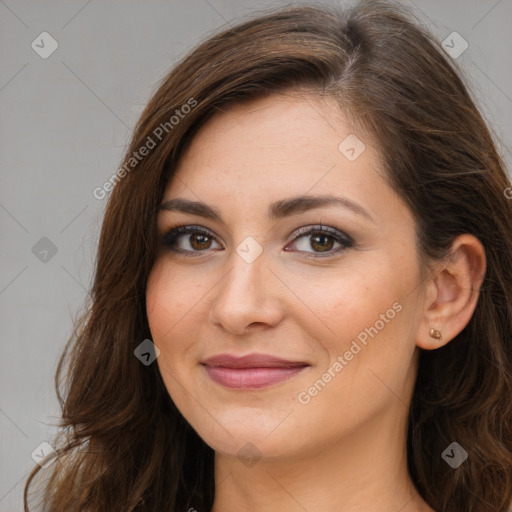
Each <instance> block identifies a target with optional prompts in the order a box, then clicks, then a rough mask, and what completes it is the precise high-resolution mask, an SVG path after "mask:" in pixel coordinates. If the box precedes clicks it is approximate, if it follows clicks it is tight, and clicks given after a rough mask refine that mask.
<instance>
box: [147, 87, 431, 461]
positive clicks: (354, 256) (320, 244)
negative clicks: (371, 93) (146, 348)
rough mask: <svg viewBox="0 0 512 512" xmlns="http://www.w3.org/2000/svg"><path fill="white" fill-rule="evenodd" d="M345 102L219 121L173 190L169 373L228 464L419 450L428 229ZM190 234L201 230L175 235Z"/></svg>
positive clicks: (299, 104) (183, 407)
mask: <svg viewBox="0 0 512 512" xmlns="http://www.w3.org/2000/svg"><path fill="white" fill-rule="evenodd" d="M331 101H332V100H321V99H319V98H315V97H311V96H309V97H308V96H304V97H300V96H298V95H288V96H285V95H274V96H271V97H268V98H266V99H262V100H258V101H254V102H252V103H250V104H249V103H248V104H245V105H237V106H235V107H231V108H229V109H228V110H226V111H223V112H219V113H218V114H216V115H215V116H214V117H213V118H212V119H211V120H210V121H209V122H208V123H207V124H206V125H204V126H203V127H202V129H201V130H200V131H199V132H198V133H197V135H196V136H195V138H194V139H193V141H192V143H191V145H190V146H189V148H188V149H187V151H186V153H185V154H184V155H183V157H182V159H181V161H180V163H179V165H178V167H177V169H176V173H175V175H174V177H173V178H172V179H171V181H170V182H169V184H168V186H167V188H166V190H165V194H164V198H163V201H162V203H166V202H167V201H174V206H173V205H171V203H169V204H168V205H167V209H162V210H161V211H160V213H159V217H158V228H159V232H160V233H161V235H162V245H161V247H160V250H159V253H158V256H157V259H156V262H155V265H154V267H153V269H152V271H151V274H150V277H149V282H148V286H147V315H148V320H149V325H150V329H151V334H152V337H153V342H154V343H155V345H156V346H157V347H158V348H159V349H160V355H159V357H158V359H157V364H158V367H159V370H160V372H161V374H162V377H163V380H164V382H165V385H166V387H167V390H168V392H169V394H170V396H171V398H172V400H173V401H174V403H175V404H176V406H177V407H178V409H179V410H180V411H181V413H182V414H183V416H184V417H185V418H186V419H187V420H188V422H189V423H190V424H191V425H192V427H193V428H194V429H195V430H196V431H197V432H198V434H199V435H200V436H201V437H202V438H203V439H204V441H205V442H206V443H207V444H208V445H210V446H211V447H212V448H213V449H215V450H216V451H217V452H220V453H223V454H227V455H234V456H247V457H249V458H251V457H252V458H254V457H258V458H259V457H260V456H268V457H274V456H279V457H294V456H304V455H307V454H308V453H311V454H313V453H319V450H322V449H324V448H328V447H331V446H333V443H343V442H344V441H346V442H347V444H348V446H350V447H353V446H355V445H354V444H353V443H354V439H355V438H356V437H355V436H356V435H357V436H359V437H358V439H365V438H366V439H369V438H371V436H372V435H373V433H377V432H378V433H380V434H381V435H382V434H384V435H386V432H388V434H389V436H390V438H393V437H400V438H401V439H402V438H403V440H404V442H405V425H406V423H405V418H406V416H407V405H408V403H409V401H410V397H411V393H412V388H413V384H414V380H415V375H416V361H417V349H416V335H417V332H418V326H419V324H420V322H421V304H422V296H423V295H422V294H423V286H422V283H421V280H420V273H419V264H418V259H417V252H416V246H415V225H414V221H413V218H412V215H411V213H410V211H409V209H408V208H407V207H406V205H405V203H404V202H403V201H402V200H401V199H400V198H399V196H398V195H397V194H396V193H395V192H394V191H393V190H392V188H390V186H389V185H388V184H387V183H386V181H384V179H383V178H382V177H381V176H380V175H379V172H378V170H379V169H381V164H380V162H379V160H378V155H377V152H376V149H375V147H374V146H372V141H371V140H369V139H368V138H367V137H366V136H365V135H363V134H361V133H357V134H354V133H353V129H352V128H350V126H349V125H348V124H347V123H346V121H344V120H343V118H342V117H341V115H340V114H339V113H337V114H336V115H334V112H335V111H336V110H335V109H336V106H335V104H334V103H330V102H331ZM347 137H348V139H347ZM356 137H358V138H359V139H360V140H359V141H358V139H356ZM362 144H364V145H365V149H364V147H363V146H362ZM303 196H307V197H308V198H310V199H309V200H308V201H306V200H303V201H299V200H298V199H297V198H299V197H303ZM324 196H332V198H333V200H332V201H331V202H329V203H328V202H327V201H324V200H323V199H321V198H322V197H324ZM334 198H338V199H337V200H336V201H335V200H334ZM177 199H180V200H181V201H180V202H179V203H178V202H176V200H177ZM192 202H193V204H192ZM212 212H215V213H214V214H213V213H212ZM320 224H321V226H320ZM176 226H190V227H191V228H190V231H187V232H179V233H176V232H174V235H173V234H168V235H166V236H165V237H164V235H165V234H166V233H168V232H169V230H170V229H171V228H175V227H176ZM192 226H193V227H192ZM198 230H199V231H198ZM298 230H303V231H302V232H298ZM166 244H167V245H166ZM248 355H251V356H253V357H252V358H248V359H247V358H246V359H245V360H244V359H239V358H243V357H244V356H248ZM218 356H220V357H218ZM216 357H217V360H215V359H214V360H211V361H208V360H209V359H211V358H216ZM283 361H286V362H283ZM401 429H404V430H403V432H404V435H402V431H401ZM349 440H350V443H349Z"/></svg>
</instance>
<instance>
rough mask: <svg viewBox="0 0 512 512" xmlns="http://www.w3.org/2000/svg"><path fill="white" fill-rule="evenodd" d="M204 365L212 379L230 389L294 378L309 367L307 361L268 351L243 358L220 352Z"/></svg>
mask: <svg viewBox="0 0 512 512" xmlns="http://www.w3.org/2000/svg"><path fill="white" fill-rule="evenodd" d="M201 364H202V365H203V366H204V367H205V370H206V372H207V373H208V375H209V376H210V378H211V379H212V380H213V381H214V382H216V383H218V384H221V385H223V386H225V387H228V388H231V389H248V390H250V389H259V388H263V387H267V386H271V385H273V384H277V383H278V382H282V381H285V380H288V379H291V378H292V377H294V376H295V375H297V374H298V373H300V372H301V371H303V370H304V369H305V368H307V367H308V366H310V365H309V364H308V363H306V362H305V361H292V360H288V359H282V358H279V357H274V356H271V355H267V354H249V355H246V356H242V357H237V356H233V355H231V354H219V355H217V356H214V357H210V358H208V359H206V360H205V361H202V362H201Z"/></svg>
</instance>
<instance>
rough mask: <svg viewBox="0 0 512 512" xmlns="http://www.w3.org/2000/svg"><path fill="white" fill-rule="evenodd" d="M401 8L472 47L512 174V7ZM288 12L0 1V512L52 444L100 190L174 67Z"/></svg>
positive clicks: (218, 0)
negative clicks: (44, 249) (60, 372)
mask: <svg viewBox="0 0 512 512" xmlns="http://www.w3.org/2000/svg"><path fill="white" fill-rule="evenodd" d="M288 3H299V2H288ZM404 3H407V4H409V5H413V6H415V8H416V12H417V14H418V15H419V16H420V17H421V18H422V19H423V20H425V22H426V24H427V27H429V28H430V29H431V30H432V31H433V32H434V34H435V35H436V36H437V37H438V38H440V40H443V39H445V38H446V37H447V36H448V34H450V33H451V32H453V31H457V32H458V33H459V34H461V36H462V37H463V38H464V39H465V40H466V41H467V42H468V44H469V47H468V49H467V50H466V51H465V52H464V53H463V54H462V55H461V56H460V57H459V58H458V59H457V61H458V62H459V63H460V65H461V66H462V68H463V69H464V70H465V72H466V76H467V78H468V80H467V83H468V84H469V86H470V88H471V89H472V91H473V93H474V95H475V96H476V98H477V100H478V103H479V105H480V107H481V110H482V111H483V113H484V116H485V117H486V119H487V120H488V122H489V123H490V125H491V128H492V129H493V130H494V132H495V134H496V136H497V137H498V138H499V139H501V142H500V143H499V147H500V148H501V151H502V154H503V155H504V156H505V158H506V161H507V162H508V164H509V168H510V162H511V157H512V154H511V152H510V147H511V144H510V143H511V140H512V123H511V119H512V115H511V114H512V88H511V83H512V76H511V75H512V51H511V50H512V44H511V43H512V36H511V33H510V29H509V27H510V20H511V19H512V0H500V1H496V0H480V1H477V0H471V1H467V0H466V1H463V0H459V1H457V0H450V1H441V0H438V1H434V0H415V1H414V2H413V3H412V2H411V1H410V0H408V1H406V2H404ZM284 4H285V2H278V1H262V2H257V3H256V2H251V1H249V0H243V1H235V0H208V1H207V0H191V1H187V2H185V1H181V2H180V1H178V0H167V1H156V0H152V1H149V2H145V3H143V2H141V1H139V2H136V1H132V0H131V1H120V0H115V1H109V2H108V3H107V2H103V3H101V2H99V1H98V0H89V1H87V0H73V1H69V0H68V1H66V2H64V1H63V0H61V1H52V2H50V1H48V0H46V1H38V2H36V1H35V0H34V1H31V2H30V1H21V0H20V1H15V0H5V1H2V0H0V34H1V35H0V38H1V40H0V54H1V61H0V62H1V74H0V108H1V114H0V116H1V117H0V144H1V147H0V158H1V167H0V169H1V172H2V176H1V180H2V186H1V189H0V232H1V240H2V245H1V252H0V256H1V265H0V307H1V309H0V311H1V323H0V325H1V345H0V346H1V357H0V365H1V367H0V455H1V456H0V511H2V512H11V511H21V510H22V491H23V486H24V482H25V480H26V477H27V475H28V473H29V471H30V469H31V468H32V467H33V465H34V461H33V460H32V458H31V453H32V452H33V450H34V449H35V448H36V447H37V446H38V445H39V444H40V443H41V442H42V441H49V442H50V443H51V440H52V438H53V436H54V435H55V432H56V429H55V427H52V426H49V425H48V424H49V423H50V424H51V423H52V422H53V423H55V422H56V420H57V418H58V412H59V409H58V404H57V400H56V396H55V392H54V387H53V376H54V373H55V369H56V364H57V361H58V357H59V355H60V353H61V351H62V349H63V347H64V344H65V342H66V340H67V339H68V337H69V335H70V334H71V328H72V320H73V318H74V316H75V315H76V314H77V313H78V312H79V311H80V308H81V306H82V304H83V302H84V300H85V298H86V296H87V289H88V288H89V286H90V283H91V279H92V268H93V261H94V251H95V248H96V246H97V241H98V234H99V228H100V225H101V217H102V214H103V211H104V207H105V204H106V199H103V200H97V199H95V198H94V197H93V195H92V191H93V190H94V188H96V187H98V186H101V185H102V184H103V183H104V181H105V180H106V179H108V178H109V177H110V176H111V175H112V174H113V173H114V172H115V171H116V170H117V168H118V166H119V164H120V161H121V157H122V155H123V151H124V149H125V146H126V144H127V142H128V140H129V136H130V130H131V129H132V128H133V126H134V123H135V121H136V119H137V116H138V114H139V113H140V112H141V110H142V108H143V106H144V104H145V103H146V102H147V100H148V99H149V97H150V95H151V93H152V91H154V90H155V84H156V83H157V82H158V81H159V80H160V79H161V78H162V77H163V76H164V74H165V73H166V72H167V71H168V70H169V69H170V68H171V66H172V65H173V63H174V62H175V61H176V60H177V59H178V58H180V57H181V56H183V55H184V54H185V53H187V52H188V51H189V50H190V49H191V48H192V47H193V46H194V45H195V44H197V43H198V42H199V41H200V40H202V39H203V38H204V37H206V36H207V35H210V34H212V33H213V32H215V31H216V30H217V29H219V28H221V27H223V26H224V25H226V26H227V24H233V23H234V22H236V21H237V20H239V19H240V18H241V17H243V16H246V15H249V14H250V13H251V12H253V11H255V10H257V9H260V8H264V7H265V6H278V5H284ZM44 31H46V32H49V33H50V34H51V36H52V37H53V38H54V39H55V40H56V41H57V42H58V49H57V50H56V51H55V52H54V53H53V54H52V55H51V56H50V57H48V58H47V59H43V58H41V57H40V56H39V55H38V54H37V53H36V52H35V51H34V50H33V49H32V47H31V43H32V41H34V40H36V38H38V36H39V34H41V33H42V32H44ZM37 40H39V41H40V39H37ZM507 146H508V147H507ZM42 237H47V238H48V239H50V240H51V242H52V243H53V244H54V245H55V246H56V248H57V252H56V254H55V255H53V256H52V255H51V252H50V253H49V254H48V256H46V258H47V261H46V262H44V261H41V260H40V259H39V258H38V257H36V255H35V254H34V253H33V251H32V248H33V246H34V245H35V244H36V243H37V242H38V241H39V240H40V239H41V238H42ZM43 256H44V255H43V254H42V255H41V257H43ZM105 350H108V348H107V347H106V348H105Z"/></svg>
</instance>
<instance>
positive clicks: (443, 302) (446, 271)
mask: <svg viewBox="0 0 512 512" xmlns="http://www.w3.org/2000/svg"><path fill="white" fill-rule="evenodd" d="M485 271H486V257H485V250H484V247H483V246H482V244H481V242H480V241H479V240H478V239H477V238H476V237H474V236H472V235H467V234H464V235H460V236H458V237H457V238H456V239H455V240H454V242H453V243H452V248H451V250H450V254H449V255H448V256H447V258H445V259H443V260H442V261H440V262H439V264H438V265H437V266H436V267H435V269H433V271H432V273H431V277H430V278H429V281H428V283H427V293H426V294H425V302H424V311H423V319H422V321H421V322H420V325H419V332H418V334H417V345H418V347H420V348H423V349H425V350H434V349H436V348H439V347H442V346H444V345H446V344H447V343H449V341H450V340H452V339H453V338H455V337H456V336H457V335H458V334H459V333H460V332H461V331H462V330H463V329H464V327H466V325H467V324H468V323H469V321H470V320H471V317H472V316H473V313H474V311H475V308H476V305H477V302H478V297H479V294H480V286H481V285H482V282H483V279H484V276H485Z"/></svg>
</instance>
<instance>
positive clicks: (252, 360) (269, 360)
mask: <svg viewBox="0 0 512 512" xmlns="http://www.w3.org/2000/svg"><path fill="white" fill-rule="evenodd" d="M201 363H202V364H204V365H206V366H211V367H219V366H220V367H223V368H297V367H301V366H309V364H308V363H306V362H304V361H291V360H288V359H282V358H280V357H275V356H271V355H268V354H249V355H246V356H242V357H238V356H233V355H231V354H219V355H217V356H213V357H209V358H208V359H205V360H204V361H202V362H201Z"/></svg>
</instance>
